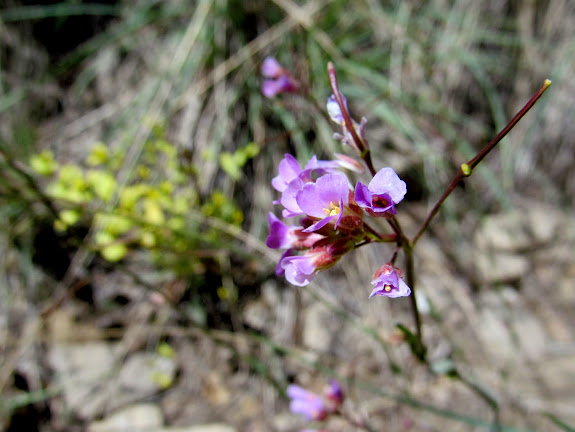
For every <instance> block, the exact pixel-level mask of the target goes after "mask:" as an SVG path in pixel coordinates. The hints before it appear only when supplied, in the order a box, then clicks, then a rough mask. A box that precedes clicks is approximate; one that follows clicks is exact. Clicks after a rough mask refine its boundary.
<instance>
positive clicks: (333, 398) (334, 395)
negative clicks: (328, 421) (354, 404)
mask: <svg viewBox="0 0 575 432" xmlns="http://www.w3.org/2000/svg"><path fill="white" fill-rule="evenodd" d="M324 395H325V397H326V398H327V400H328V401H330V402H331V403H332V404H333V407H332V409H331V410H332V411H335V410H337V409H338V408H339V407H340V406H341V404H343V398H344V396H343V390H342V389H341V386H340V385H339V383H338V382H337V381H336V380H333V379H332V380H331V381H330V382H329V384H328V385H327V387H326V389H325V390H324Z"/></svg>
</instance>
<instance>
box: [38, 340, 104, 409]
mask: <svg viewBox="0 0 575 432" xmlns="http://www.w3.org/2000/svg"><path fill="white" fill-rule="evenodd" d="M113 348H114V345H112V344H108V343H104V342H90V343H78V344H58V343H56V344H53V345H52V346H51V347H50V348H49V350H48V362H49V364H50V366H51V367H52V369H53V370H54V371H55V373H56V374H55V375H56V383H57V384H59V385H60V386H61V388H62V391H63V395H64V402H65V404H66V409H67V410H70V411H72V412H74V413H75V414H76V415H77V416H79V417H80V418H91V417H93V416H94V415H95V414H96V413H98V412H99V411H100V410H101V409H102V408H103V406H104V404H105V401H106V396H105V395H104V392H99V391H98V389H99V388H101V386H102V383H105V382H107V381H108V380H109V379H110V374H112V373H114V349H113Z"/></svg>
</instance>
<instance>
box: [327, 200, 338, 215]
mask: <svg viewBox="0 0 575 432" xmlns="http://www.w3.org/2000/svg"><path fill="white" fill-rule="evenodd" d="M340 210H341V209H340V208H339V206H338V205H336V204H334V203H333V201H332V202H330V203H329V208H324V209H323V211H324V212H325V214H326V215H328V216H335V215H338V214H339V212H340Z"/></svg>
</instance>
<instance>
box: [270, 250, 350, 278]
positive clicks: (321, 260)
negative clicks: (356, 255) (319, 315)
mask: <svg viewBox="0 0 575 432" xmlns="http://www.w3.org/2000/svg"><path fill="white" fill-rule="evenodd" d="M351 248H353V243H351V242H349V241H347V240H345V239H344V240H343V241H342V240H336V241H334V242H332V243H327V244H324V245H321V246H315V247H313V248H312V249H310V250H308V251H307V252H306V253H305V254H303V255H297V256H291V254H290V255H286V254H284V255H283V256H282V258H281V259H280V262H279V264H278V267H281V268H282V269H283V270H284V273H285V277H286V279H287V281H288V282H289V283H291V284H292V285H296V286H305V285H307V284H309V283H310V282H311V281H312V280H313V278H314V277H315V274H316V273H317V272H318V271H320V270H324V269H327V268H329V267H332V266H333V265H335V263H336V262H338V261H339V259H340V258H341V257H342V256H343V255H344V254H345V253H347V252H349V251H350V250H351ZM289 250H290V251H291V249H289ZM276 274H277V273H276Z"/></svg>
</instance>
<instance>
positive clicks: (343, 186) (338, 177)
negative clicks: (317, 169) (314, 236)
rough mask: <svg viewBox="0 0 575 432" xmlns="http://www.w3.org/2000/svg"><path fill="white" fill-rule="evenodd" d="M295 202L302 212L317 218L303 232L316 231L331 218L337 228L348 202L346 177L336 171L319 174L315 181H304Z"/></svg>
mask: <svg viewBox="0 0 575 432" xmlns="http://www.w3.org/2000/svg"><path fill="white" fill-rule="evenodd" d="M296 203H297V205H298V206H299V208H300V209H301V211H302V212H303V213H305V214H306V215H308V216H310V217H313V218H316V219H319V220H318V221H317V222H316V223H314V224H313V225H311V226H309V227H308V228H306V229H305V230H304V231H305V232H311V231H316V230H318V229H320V228H322V227H324V226H326V225H327V224H328V223H330V222H331V221H332V220H335V226H334V228H335V229H337V224H338V223H339V221H340V220H341V217H342V216H343V214H344V210H345V206H347V205H348V204H349V184H348V180H347V177H346V176H345V174H343V173H340V172H337V173H333V174H326V175H324V176H321V177H320V178H318V179H317V181H316V182H315V183H306V184H305V185H304V186H303V188H302V189H301V190H300V191H299V192H298V193H297V195H296Z"/></svg>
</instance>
